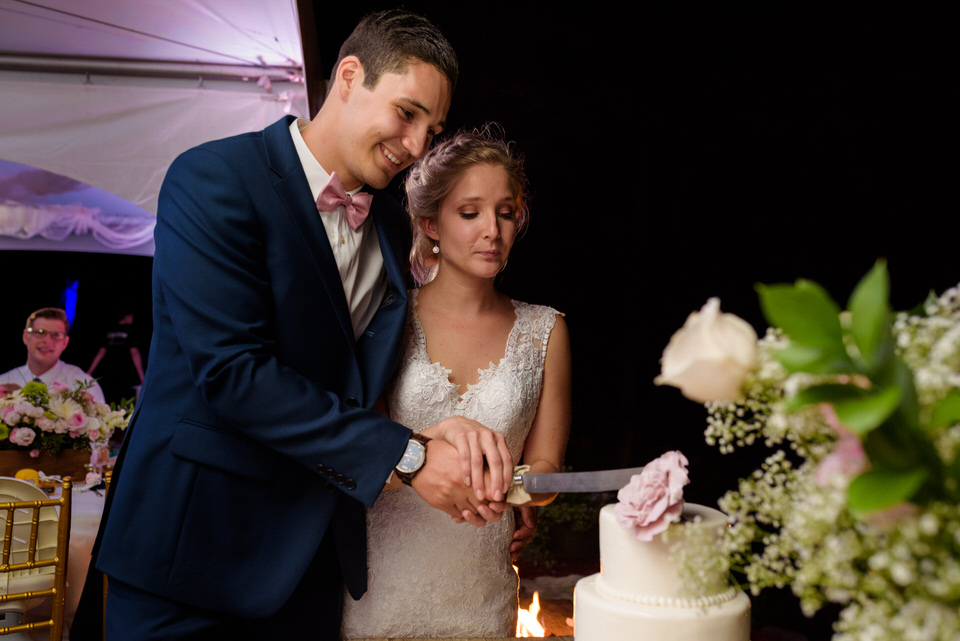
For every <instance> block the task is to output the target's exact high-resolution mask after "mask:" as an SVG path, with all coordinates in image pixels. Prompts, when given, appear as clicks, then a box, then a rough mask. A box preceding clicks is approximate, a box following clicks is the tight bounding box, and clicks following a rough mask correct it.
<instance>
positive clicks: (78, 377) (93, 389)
mask: <svg viewBox="0 0 960 641" xmlns="http://www.w3.org/2000/svg"><path fill="white" fill-rule="evenodd" d="M36 378H39V379H40V382H42V383H44V384H45V385H47V386H48V387H49V386H50V384H51V383H53V382H57V383H63V384H64V385H66V386H67V387H69V388H70V389H73V387H74V386H75V385H76V384H77V381H84V382H88V381H90V382H93V385H91V386H90V387H89V388H88V389H87V391H88V392H90V394H91V395H92V396H93V398H94V400H96V401H97V402H99V403H105V402H106V401H104V399H103V390H102V389H100V385H98V384H97V382H96V381H94V380H93V379H92V378H91V377H89V376H87V373H86V372H84V371H83V370H82V369H80V368H79V367H77V366H76V365H70V364H68V363H64V362H63V361H57V363H56V365H54V366H53V367H51V368H50V369H48V370H47V371H45V372H44V373H43V374H41V375H40V376H36V375H35V374H34V373H33V372H31V371H30V366H29V365H22V366H20V367H17V368H16V369H12V370H10V371H9V372H5V373H3V374H0V385H2V384H4V383H16V384H17V385H19V386H20V387H23V386H24V385H26V384H27V383H29V382H30V381H32V380H34V379H36Z"/></svg>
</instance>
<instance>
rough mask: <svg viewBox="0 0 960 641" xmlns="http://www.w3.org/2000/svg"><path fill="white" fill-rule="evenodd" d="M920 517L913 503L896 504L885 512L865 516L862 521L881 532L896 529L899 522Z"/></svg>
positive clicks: (918, 510)
mask: <svg viewBox="0 0 960 641" xmlns="http://www.w3.org/2000/svg"><path fill="white" fill-rule="evenodd" d="M919 515H920V508H919V507H917V506H916V505H914V504H913V503H897V504H896V505H893V506H891V507H888V508H887V509H885V510H881V511H879V512H873V513H872V514H868V515H866V517H864V520H865V521H866V522H867V523H869V524H870V525H873V526H876V527H878V528H881V529H883V530H887V531H891V530H895V529H897V526H898V525H899V524H900V522H901V521H904V520H906V519H909V518H916V517H918V516H919Z"/></svg>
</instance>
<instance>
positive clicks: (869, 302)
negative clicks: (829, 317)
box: [849, 260, 891, 367]
mask: <svg viewBox="0 0 960 641" xmlns="http://www.w3.org/2000/svg"><path fill="white" fill-rule="evenodd" d="M889 298H890V276H889V274H887V265H886V263H885V262H884V261H882V260H878V261H877V263H876V264H875V265H874V266H873V269H871V270H870V271H869V272H868V273H867V275H866V276H864V277H863V279H861V280H860V282H859V283H858V284H857V287H856V289H854V290H853V294H852V295H851V296H850V302H849V308H850V316H851V326H850V331H851V333H852V334H853V340H854V342H856V344H857V348H858V349H859V350H860V356H861V357H862V358H863V360H864V363H865V364H866V365H867V366H868V367H872V366H873V365H874V364H876V363H877V361H878V360H880V358H881V356H882V354H878V351H880V350H879V349H878V348H879V346H880V344H881V343H882V342H883V340H884V338H886V340H887V341H889V340H891V338H890V306H889V303H888V301H889Z"/></svg>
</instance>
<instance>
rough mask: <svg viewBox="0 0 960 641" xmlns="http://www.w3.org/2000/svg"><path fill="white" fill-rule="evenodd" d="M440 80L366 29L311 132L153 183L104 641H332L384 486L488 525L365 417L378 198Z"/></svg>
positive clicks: (404, 228)
mask: <svg viewBox="0 0 960 641" xmlns="http://www.w3.org/2000/svg"><path fill="white" fill-rule="evenodd" d="M456 78H457V61H456V57H455V54H454V52H453V50H452V48H451V47H450V44H449V43H448V42H447V41H446V39H444V37H443V36H442V35H441V34H440V33H439V31H438V30H437V29H436V28H435V27H434V26H433V25H432V24H430V23H429V22H428V21H427V20H425V19H423V18H421V17H419V16H415V15H412V14H409V13H406V12H403V11H388V12H383V13H379V14H373V15H371V16H368V17H366V18H364V20H363V21H361V23H360V24H359V25H358V26H357V28H356V29H355V30H354V32H353V34H352V35H351V36H350V37H349V38H348V39H347V41H346V42H345V43H344V45H343V47H342V49H341V51H340V59H339V60H338V62H337V65H336V67H335V70H334V72H333V76H332V79H331V89H330V91H329V93H328V96H327V98H326V100H325V102H324V104H323V107H322V108H321V110H320V112H319V113H318V114H317V116H316V118H315V119H314V120H313V121H312V122H309V123H308V122H306V121H298V120H295V119H294V118H292V117H288V118H286V119H284V120H281V121H280V122H277V123H276V124H274V125H272V126H270V127H268V128H267V129H265V130H263V131H261V132H257V133H251V134H245V135H241V136H236V137H234V138H229V139H226V140H220V141H216V142H212V143H207V144H204V145H201V146H199V147H197V148H195V149H192V150H190V151H187V152H186V153H184V154H183V155H181V156H180V157H179V158H178V159H177V160H176V161H175V162H174V163H173V165H172V166H171V167H170V170H169V172H168V174H167V177H166V180H165V181H164V185H163V188H162V190H161V193H160V204H159V211H158V215H157V227H156V232H155V234H156V256H155V259H154V274H153V307H154V312H153V313H154V333H153V339H152V344H151V350H150V359H149V368H148V370H147V374H146V380H145V381H144V385H143V388H142V392H141V398H140V402H139V405H138V407H137V410H136V413H135V415H134V417H133V419H132V421H131V424H130V427H129V429H128V434H127V436H126V440H125V443H124V447H123V450H122V452H121V455H120V459H119V461H118V464H117V471H116V475H115V479H116V482H115V485H114V486H113V488H111V493H110V501H109V504H108V507H107V512H106V514H105V525H104V527H103V530H102V533H101V540H100V541H99V542H98V546H97V551H96V554H97V557H96V558H97V567H98V568H99V569H100V570H102V571H103V572H104V573H106V574H107V575H108V576H109V578H110V581H109V593H108V596H107V633H108V638H110V639H117V640H124V641H127V640H139V639H164V640H170V639H210V638H221V637H222V638H230V637H228V635H232V638H315V639H337V638H339V627H340V608H341V605H340V604H341V598H342V597H341V595H342V590H343V584H344V583H346V585H347V587H348V589H349V591H350V593H351V595H353V596H354V598H359V596H360V595H361V594H362V593H363V592H364V591H365V589H366V559H365V554H366V548H365V540H366V537H365V522H364V510H363V505H364V504H366V505H371V504H372V503H373V501H374V500H375V499H376V497H377V495H378V494H379V492H380V491H381V489H382V487H383V485H384V483H385V481H386V480H387V479H388V477H390V476H391V472H392V471H393V470H394V469H395V467H396V468H398V470H399V471H400V472H402V473H404V474H403V475H405V476H407V478H408V480H409V479H410V478H411V477H412V478H413V480H412V485H413V487H414V489H415V490H416V491H417V492H419V493H420V494H421V496H422V497H423V498H424V499H425V500H426V501H427V502H428V503H430V504H431V505H433V506H435V507H437V508H439V509H442V510H443V511H445V512H447V513H449V514H450V515H451V516H456V517H462V516H463V515H464V510H468V512H467V520H468V521H469V522H471V523H472V524H474V525H482V524H483V523H484V522H485V521H486V520H496V519H498V518H499V517H500V512H499V511H500V510H502V509H503V507H502V505H499V504H492V505H490V506H484V505H478V503H479V502H478V500H477V498H476V497H475V496H474V494H473V493H472V492H471V491H470V490H469V489H468V488H466V487H464V485H463V481H462V477H461V475H460V468H459V459H458V457H457V452H456V450H455V449H454V448H453V447H452V446H450V445H448V444H447V443H446V442H444V441H442V440H439V439H436V440H433V441H430V442H429V443H428V444H422V443H420V442H419V441H417V440H415V439H411V431H410V430H409V429H407V428H406V427H404V426H402V425H399V424H397V423H394V422H392V421H390V420H389V419H387V418H386V417H384V416H383V415H381V414H378V413H376V412H374V411H372V410H371V409H370V408H371V407H372V405H373V404H374V402H375V401H376V400H377V398H378V397H379V396H380V394H381V392H382V390H383V388H384V385H385V383H386V382H387V380H388V378H389V376H390V374H391V372H392V370H393V368H394V365H395V363H396V361H397V358H398V356H399V352H400V345H401V338H402V332H403V327H404V321H405V315H406V306H407V300H406V293H405V282H404V269H403V266H404V260H405V257H406V256H407V251H408V242H409V240H408V234H409V231H408V230H409V226H408V222H407V217H406V215H405V214H404V212H403V211H402V209H401V208H400V207H399V206H398V205H397V203H396V202H395V201H393V200H392V199H391V198H390V197H389V196H388V195H386V194H384V193H382V192H380V191H379V189H381V188H383V187H386V186H387V184H388V183H389V182H390V180H391V179H392V178H393V177H394V176H395V175H396V174H397V173H399V172H400V171H402V170H403V169H405V168H406V167H408V166H409V165H410V164H411V163H412V162H413V161H414V160H416V159H417V158H419V157H421V156H422V155H423V154H424V153H425V151H426V150H427V148H428V146H429V145H430V142H431V140H432V138H433V137H434V136H435V135H436V134H438V133H439V132H440V131H441V129H442V128H443V126H444V121H445V119H446V114H447V109H448V108H449V105H450V97H451V93H452V90H453V86H454V84H455V82H456ZM360 188H363V191H360V192H358V191H357V190H359V189H360ZM371 195H372V201H371V200H370V196H371ZM368 207H369V213H367V211H366V210H367V208H368ZM318 209H319V213H318ZM461 420H464V421H465V420H466V419H461ZM423 450H425V451H426V461H425V463H423V465H422V467H420V468H419V469H417V458H418V455H419V454H421V453H422V451H423ZM405 452H406V453H407V454H409V455H411V456H404V454H405ZM402 456H403V461H401V457H402ZM411 460H412V461H413V462H412V463H411ZM414 475H415V476H414ZM491 508H493V509H491Z"/></svg>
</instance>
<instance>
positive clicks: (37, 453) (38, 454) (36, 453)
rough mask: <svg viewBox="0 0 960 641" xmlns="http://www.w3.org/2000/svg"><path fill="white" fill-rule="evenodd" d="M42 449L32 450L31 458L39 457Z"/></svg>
mask: <svg viewBox="0 0 960 641" xmlns="http://www.w3.org/2000/svg"><path fill="white" fill-rule="evenodd" d="M39 457H40V450H30V458H39Z"/></svg>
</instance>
